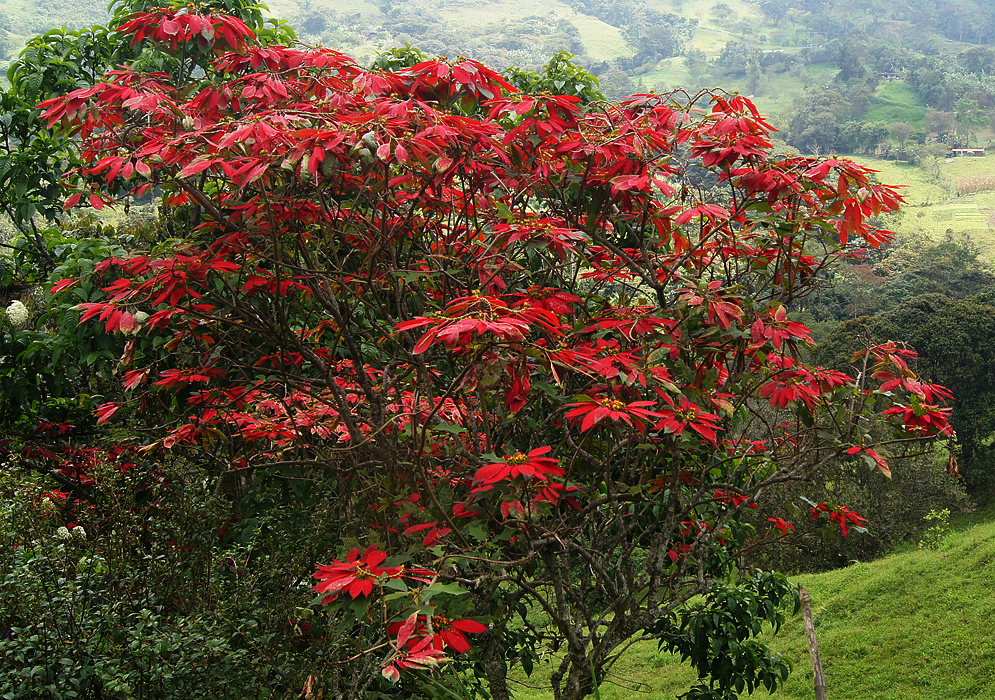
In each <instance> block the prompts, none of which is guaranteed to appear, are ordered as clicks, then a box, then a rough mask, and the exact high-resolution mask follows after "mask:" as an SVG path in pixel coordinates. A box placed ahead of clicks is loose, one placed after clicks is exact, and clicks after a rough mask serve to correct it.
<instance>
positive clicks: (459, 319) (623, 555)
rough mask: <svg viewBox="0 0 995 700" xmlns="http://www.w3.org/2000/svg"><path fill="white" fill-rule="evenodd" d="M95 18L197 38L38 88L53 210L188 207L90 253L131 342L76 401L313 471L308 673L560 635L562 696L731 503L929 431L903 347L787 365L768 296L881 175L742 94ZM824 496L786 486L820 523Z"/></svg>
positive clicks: (442, 672) (467, 653)
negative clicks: (823, 150)
mask: <svg viewBox="0 0 995 700" xmlns="http://www.w3.org/2000/svg"><path fill="white" fill-rule="evenodd" d="M122 30H123V31H124V32H127V33H129V34H130V35H131V36H132V40H133V41H134V42H136V43H142V42H145V44H146V45H150V46H157V47H160V50H162V51H167V52H172V53H177V54H182V52H183V51H185V50H187V49H190V50H191V51H192V50H193V47H194V44H196V46H197V47H198V50H201V51H207V52H212V53H214V54H215V55H216V56H217V57H216V59H215V60H214V61H213V62H212V63H210V64H209V65H206V67H205V70H204V73H203V75H201V74H200V73H199V72H196V71H190V72H184V73H181V74H180V75H179V76H177V75H176V74H173V75H169V76H164V75H159V74H155V73H141V72H138V71H137V70H134V69H131V68H127V67H121V68H118V69H116V70H114V71H112V72H111V73H108V74H107V75H106V76H105V79H104V80H103V81H101V82H99V83H97V84H95V85H93V86H91V87H87V88H83V89H80V90H75V91H73V92H70V93H68V94H67V95H65V96H63V97H59V98H56V99H51V100H47V101H45V102H44V103H43V104H42V105H41V108H42V109H43V110H44V118H45V119H46V120H47V121H48V123H49V124H51V125H52V126H53V127H54V126H55V125H59V127H60V128H61V129H63V132H64V134H65V135H66V137H67V138H74V139H78V140H79V143H80V153H81V158H82V160H83V162H84V163H85V165H84V166H83V167H81V168H80V169H78V170H76V171H75V172H74V173H72V174H71V177H74V178H76V180H75V182H76V183H77V185H76V186H77V187H78V191H77V192H76V193H75V194H74V195H72V196H71V197H69V198H68V199H67V201H66V207H67V208H72V207H100V206H104V205H106V204H109V203H110V199H111V193H113V192H114V191H116V190H115V188H117V187H119V186H122V185H124V186H127V187H128V188H130V189H131V190H132V192H133V193H134V194H143V193H146V192H149V191H151V190H152V189H154V188H158V189H160V190H161V191H162V193H163V207H164V208H165V210H166V211H167V212H170V211H172V212H181V211H182V212H186V214H184V215H183V217H182V219H181V218H180V217H177V219H176V221H180V220H183V221H187V222H189V226H188V227H187V228H186V229H185V230H182V231H181V230H180V229H181V228H182V227H180V226H177V227H176V230H177V232H178V233H182V240H179V241H177V242H176V244H175V246H173V247H172V248H171V249H168V250H167V249H163V248H161V247H160V248H159V249H157V250H153V251H149V250H137V249H136V250H132V251H129V252H128V253H126V254H122V255H114V256H111V257H108V258H106V259H105V260H102V261H101V262H100V263H98V264H97V265H96V266H95V269H94V272H93V275H92V276H90V277H88V279H89V280H93V279H96V280H100V279H104V280H106V285H105V286H104V287H103V291H104V292H105V293H106V297H104V298H103V299H99V300H92V301H86V302H82V303H80V304H78V309H79V310H80V311H81V320H82V322H83V323H100V324H101V325H102V327H103V328H104V330H105V331H106V332H109V333H125V334H137V335H138V336H139V337H142V338H146V339H149V341H150V347H151V348H153V351H150V352H148V353H145V354H144V355H142V356H141V357H138V356H135V357H128V358H125V359H124V361H123V362H122V363H121V367H120V374H121V380H122V383H121V386H122V390H123V391H124V395H123V397H122V398H120V399H115V400H110V401H107V402H105V403H103V404H102V405H101V406H99V407H98V415H99V422H100V423H107V424H111V425H113V424H115V423H117V422H126V421H128V420H130V419H131V418H132V417H134V416H136V414H138V413H139V412H141V411H142V410H143V407H148V406H158V407H161V409H162V410H164V411H165V414H164V415H166V416H167V418H166V419H164V420H163V421H162V422H161V424H160V426H159V428H158V429H157V430H156V431H155V432H154V434H151V435H149V438H148V440H147V441H146V444H145V446H144V448H143V449H144V450H145V453H146V454H149V455H154V454H158V453H163V454H165V453H167V452H172V453H173V454H183V455H186V456H187V458H188V459H190V460H191V461H192V462H196V463H197V464H199V465H201V466H202V468H203V469H205V470H206V471H207V472H208V473H213V474H214V475H216V477H217V478H219V479H220V483H222V484H229V485H234V486H235V487H236V488H233V490H232V492H233V494H236V495H237V499H235V500H241V501H245V500H246V499H249V500H250V501H251V499H252V498H253V497H254V493H255V492H256V490H257V489H258V488H260V485H261V484H274V483H280V484H283V486H284V489H285V494H286V498H287V501H286V503H287V504H289V505H288V506H287V507H293V504H294V503H297V504H298V505H299V506H300V507H307V506H305V505H304V504H306V503H309V501H306V500H300V501H295V500H294V499H295V498H296V496H297V494H298V492H300V493H304V492H307V491H309V490H312V489H319V490H320V491H321V493H322V494H323V496H324V497H323V499H321V502H322V503H325V504H327V507H328V508H330V509H332V511H333V512H334V513H335V517H336V518H337V526H336V527H335V528H334V532H333V540H334V541H335V542H336V543H338V544H337V545H336V546H335V548H334V550H330V551H328V552H327V553H325V555H324V556H323V557H322V558H321V560H320V561H316V562H314V563H315V564H317V565H318V566H317V568H316V570H314V579H315V580H316V581H317V583H316V585H315V586H314V588H315V593H316V595H317V598H316V603H322V604H325V605H326V606H330V608H329V609H334V610H336V611H337V612H336V614H337V615H339V614H344V615H346V618H347V619H349V620H351V622H350V623H349V625H350V627H349V635H350V638H351V646H350V648H349V649H348V651H346V650H343V652H342V653H341V655H340V656H338V657H336V658H334V659H329V661H328V663H329V664H330V665H331V666H341V665H349V664H352V665H353V667H355V665H356V664H358V663H359V662H360V660H365V661H366V662H367V663H373V664H374V665H375V666H376V667H377V668H378V669H379V671H380V673H381V675H382V676H383V678H384V679H386V680H387V681H390V682H397V683H399V684H400V685H399V686H398V687H403V688H407V687H411V684H414V685H415V686H417V687H422V688H423V689H425V690H424V692H429V690H428V688H439V687H442V688H456V687H459V686H460V685H461V684H462V681H460V680H459V679H460V678H464V677H469V676H467V675H466V674H467V673H472V674H476V675H477V676H479V677H480V678H483V679H485V680H486V686H487V690H488V692H489V693H490V694H491V696H492V697H494V698H507V697H509V690H508V687H507V678H506V673H507V668H508V663H509V662H521V663H523V665H524V664H525V663H527V662H528V661H531V660H533V656H532V654H533V653H535V652H536V651H542V650H544V649H555V650H556V652H555V653H554V654H553V655H552V659H553V661H552V663H553V666H554V668H553V672H552V686H553V695H554V697H556V698H561V699H567V698H580V697H583V696H585V695H587V694H590V693H591V692H593V691H594V690H595V689H596V688H597V686H598V684H599V683H600V682H601V681H602V680H603V679H604V678H605V675H606V674H607V672H608V670H609V669H610V668H611V666H612V664H613V663H614V662H615V661H616V660H617V658H618V654H619V652H620V650H621V649H624V648H625V645H626V644H627V642H628V641H629V640H631V639H632V638H633V637H634V636H638V635H648V636H651V637H656V638H659V639H661V640H664V639H665V638H666V637H667V635H670V634H677V633H678V632H676V631H674V629H673V628H671V627H670V626H668V625H666V624H662V623H660V621H661V620H666V619H671V618H672V616H673V614H675V613H676V611H678V610H681V609H683V608H684V606H685V604H686V603H687V601H689V600H690V599H692V598H693V597H695V596H698V595H700V594H707V593H709V592H710V591H719V590H720V589H719V588H718V586H720V585H722V582H723V581H724V580H725V579H727V578H728V577H729V576H730V574H731V572H732V571H734V570H735V568H736V566H737V564H738V563H740V562H741V559H742V555H743V553H744V552H745V551H748V550H749V549H750V548H751V547H754V548H755V547H756V546H762V544H763V543H764V542H765V541H767V539H766V538H769V537H770V536H771V535H772V534H773V535H776V534H777V533H778V532H780V531H781V528H782V527H786V526H787V525H788V523H786V522H783V523H782V522H776V520H777V519H773V520H774V521H771V522H766V521H764V522H761V523H760V524H759V525H757V524H750V523H748V522H747V520H746V518H744V517H743V513H744V511H748V510H750V509H751V508H750V507H751V506H752V505H754V504H755V503H756V502H757V501H758V500H760V499H763V498H766V497H768V495H770V497H775V498H776V494H777V493H778V490H779V488H780V487H781V486H782V485H784V484H786V483H796V482H803V481H805V480H806V479H809V478H811V477H813V476H814V475H817V474H818V473H819V471H820V470H821V469H822V468H823V467H825V466H826V465H828V464H830V463H832V462H833V461H834V460H837V459H838V458H839V457H840V456H841V455H844V454H846V455H849V456H850V457H852V458H853V459H861V460H864V461H866V462H867V464H868V465H869V466H868V467H867V468H870V469H876V470H879V471H882V472H886V473H887V472H888V471H889V467H888V463H887V455H896V456H897V455H901V454H903V452H904V451H905V450H908V449H919V448H920V446H921V443H922V442H923V441H928V440H930V439H932V438H934V437H935V436H937V435H946V434H949V432H950V428H949V425H948V423H947V410H946V409H945V408H943V403H944V402H945V401H946V400H947V399H949V393H948V392H946V391H945V390H944V389H943V388H942V387H937V386H934V385H931V384H929V383H927V382H924V381H922V380H921V379H920V378H919V377H917V376H916V374H915V373H914V371H913V370H912V369H910V365H909V364H908V359H909V357H908V354H907V353H906V352H905V351H904V350H903V349H901V348H896V347H895V346H894V345H888V344H885V345H877V346H872V347H869V348H868V349H867V351H866V353H865V357H866V362H865V369H866V371H863V372H861V373H859V374H858V375H854V376H851V375H847V374H844V373H842V372H838V371H830V370H826V369H822V368H819V367H814V366H810V365H808V364H806V363H805V362H804V361H803V359H802V352H801V351H802V350H803V349H804V348H806V347H807V346H808V345H809V344H810V343H811V339H810V332H809V330H808V329H807V328H806V327H805V326H803V325H802V324H800V323H798V322H796V321H794V320H792V318H791V317H790V316H789V315H788V313H787V307H788V304H790V303H791V302H793V301H794V300H796V299H799V298H801V297H803V296H804V295H805V294H807V293H808V292H809V291H811V289H812V288H813V285H814V284H815V282H816V278H817V276H818V274H819V273H820V272H821V271H822V270H824V269H826V267H827V266H828V265H830V264H832V263H833V261H835V260H837V259H839V258H840V257H843V256H846V255H848V253H846V252H845V251H847V250H850V249H852V246H851V247H847V246H848V242H854V241H856V242H859V243H861V244H863V245H869V246H879V245H881V244H882V243H884V242H886V241H887V240H888V239H889V234H888V233H887V232H885V231H881V230H879V229H877V228H876V227H875V225H874V221H875V218H876V217H877V216H878V215H881V214H885V213H888V212H891V211H894V210H895V209H896V208H897V207H898V206H899V204H900V202H901V199H900V197H899V195H898V194H897V193H896V191H895V190H893V189H892V188H890V187H887V186H885V185H882V184H880V183H878V182H877V181H876V180H875V179H874V177H873V174H872V173H871V172H870V171H868V170H867V169H866V168H863V167H861V166H859V165H857V164H855V163H852V162H849V161H846V160H840V159H835V158H818V159H817V158H806V157H800V156H794V155H789V156H784V157H782V156H777V155H775V154H774V153H773V152H772V148H771V144H770V141H769V133H770V127H769V126H768V125H767V123H766V122H765V121H764V120H763V118H762V117H761V116H760V115H759V114H758V113H757V111H756V108H755V107H754V106H753V104H752V103H750V102H749V101H748V100H747V99H745V98H743V97H740V96H736V95H724V94H719V93H702V94H698V95H663V96H661V95H642V96H637V97H634V98H631V99H629V100H626V101H624V102H621V103H618V104H605V103H597V102H594V103H591V104H588V105H583V104H582V103H581V101H580V99H579V98H577V97H574V96H570V95H556V94H536V95H529V94H521V93H519V92H517V91H516V90H515V88H514V87H513V86H512V85H511V84H510V83H509V82H508V81H506V80H505V79H504V78H503V77H502V76H501V75H499V74H498V73H496V72H494V71H492V70H490V69H488V68H487V67H486V66H484V65H481V64H480V63H477V62H474V61H471V60H467V59H462V58H460V59H457V60H455V61H447V60H443V59H429V60H422V61H420V62H418V63H415V64H414V65H411V66H398V67H395V68H394V70H393V72H391V71H376V70H364V69H363V68H361V67H360V66H358V65H357V64H356V63H355V62H353V61H352V60H351V59H350V58H348V57H347V56H344V55H343V54H341V53H338V52H336V51H333V50H330V49H324V48H307V47H280V46H272V45H271V46H260V45H259V43H258V42H256V41H255V39H254V36H253V34H252V32H251V31H250V30H249V29H248V28H247V27H245V26H244V25H242V24H241V23H240V21H239V20H238V19H237V18H233V17H226V16H223V15H222V14H219V13H218V12H216V11H210V12H209V11H206V10H205V11H204V12H203V13H202V14H198V10H197V8H194V7H190V8H184V9H182V10H179V11H172V10H162V9H153V10H150V11H148V12H141V13H136V14H135V15H133V16H131V17H129V18H128V20H127V22H126V24H125V25H124V27H123V28H122ZM212 37H213V40H212ZM701 183H711V184H710V185H709V188H708V189H707V190H706V189H704V188H703V186H701ZM713 185H714V186H713ZM81 283H82V282H81V280H80V279H78V278H74V277H70V278H67V279H65V280H62V281H60V282H58V283H57V284H56V285H55V286H54V288H53V293H55V294H67V293H69V292H70V290H71V289H73V287H74V286H75V285H77V284H81ZM865 458H866V459H865ZM311 503H313V502H311ZM847 506H848V504H846V503H833V502H828V501H818V502H815V501H813V506H812V508H813V509H814V515H815V516H816V518H817V519H821V520H823V521H825V522H827V523H830V524H833V525H834V526H835V527H838V528H839V529H840V530H841V531H843V533H844V534H845V533H846V531H847V528H848V527H849V526H852V525H854V524H856V523H859V522H860V520H859V518H860V516H859V514H857V513H855V512H854V511H853V510H852V508H848V507H847ZM539 616H541V617H539ZM539 619H542V620H543V624H539V623H538V622H537V620H539ZM734 648H736V645H733V646H732V647H730V649H734ZM523 650H524V651H523ZM755 651H756V650H755V649H754V652H755ZM723 653H724V652H723ZM751 653H753V652H751ZM702 668H707V664H704V665H703V666H702ZM764 669H766V667H764ZM526 670H528V669H526ZM761 670H762V671H763V679H761V680H757V682H758V683H764V684H766V682H767V680H770V681H771V683H772V684H773V686H776V685H777V684H778V682H779V680H778V679H779V678H781V676H780V675H779V673H774V671H773V670H770V669H768V670H770V673H768V670H763V669H761ZM758 673H759V671H758ZM706 680H707V679H706ZM316 682H318V683H320V680H319V681H316ZM729 682H730V683H731V686H730V687H736V686H737V681H736V679H729ZM745 682H746V681H744V683H745ZM750 687H753V681H752V680H751V681H750ZM311 692H314V693H317V692H318V691H317V690H315V689H314V686H312V691H311ZM404 692H407V691H404ZM432 692H435V691H432ZM439 692H442V691H439Z"/></svg>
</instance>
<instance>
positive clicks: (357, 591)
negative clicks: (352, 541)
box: [314, 545, 404, 603]
mask: <svg viewBox="0 0 995 700" xmlns="http://www.w3.org/2000/svg"><path fill="white" fill-rule="evenodd" d="M386 558H387V553H386V552H382V551H380V550H378V549H377V548H376V545H370V546H369V547H367V548H366V551H364V552H363V553H362V555H360V553H359V548H358V547H354V548H353V549H352V551H350V552H349V554H348V556H346V560H345V561H339V560H338V559H335V560H334V561H333V562H332V563H331V564H328V565H326V566H319V567H318V570H317V571H316V572H314V577H315V578H316V579H318V581H319V583H317V584H315V586H314V590H315V591H317V592H318V593H325V594H327V595H326V596H325V598H324V600H322V602H323V603H330V602H332V601H333V600H335V597H336V596H337V595H338V594H339V593H341V592H343V591H344V592H346V593H348V594H349V595H350V596H351V597H352V598H358V597H359V596H368V595H370V593H372V592H373V586H374V584H375V583H377V582H378V581H380V580H382V579H389V578H397V577H398V576H400V575H401V572H402V571H404V567H401V566H381V564H382V563H383V561H384V560H385V559H386Z"/></svg>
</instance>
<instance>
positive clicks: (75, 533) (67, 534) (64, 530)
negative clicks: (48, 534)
mask: <svg viewBox="0 0 995 700" xmlns="http://www.w3.org/2000/svg"><path fill="white" fill-rule="evenodd" d="M55 536H56V537H58V538H59V539H60V540H69V539H73V538H75V539H77V540H85V539H86V530H84V529H83V528H82V527H80V526H79V525H77V526H76V527H74V528H73V529H72V530H70V529H69V528H68V527H65V526H63V527H60V528H59V529H58V530H56V531H55Z"/></svg>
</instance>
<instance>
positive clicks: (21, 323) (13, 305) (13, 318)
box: [6, 299, 31, 330]
mask: <svg viewBox="0 0 995 700" xmlns="http://www.w3.org/2000/svg"><path fill="white" fill-rule="evenodd" d="M6 313H7V318H8V319H10V322H11V324H12V325H13V326H14V328H17V329H22V330H23V329H24V328H27V327H28V326H29V325H30V324H31V312H30V311H28V307H27V306H25V305H24V303H23V302H22V301H20V300H19V299H15V300H14V301H12V302H10V306H8V307H7V311H6Z"/></svg>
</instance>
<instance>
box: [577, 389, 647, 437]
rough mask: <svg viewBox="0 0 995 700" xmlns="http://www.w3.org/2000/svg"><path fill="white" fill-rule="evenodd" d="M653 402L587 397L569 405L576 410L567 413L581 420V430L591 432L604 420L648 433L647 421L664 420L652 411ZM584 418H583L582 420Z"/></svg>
mask: <svg viewBox="0 0 995 700" xmlns="http://www.w3.org/2000/svg"><path fill="white" fill-rule="evenodd" d="M655 405H656V404H655V402H653V401H633V402H631V403H626V402H624V401H619V400H618V399H613V398H611V397H610V396H609V397H603V398H600V399H596V398H594V397H585V398H584V399H583V400H581V401H576V402H574V403H568V404H567V406H573V407H574V409H573V410H572V411H570V412H569V413H567V418H569V419H573V420H577V419H580V429H581V430H584V431H586V430H590V429H591V428H593V427H594V426H595V425H597V424H598V423H600V422H601V421H602V420H604V419H606V418H607V419H608V420H611V421H615V422H619V421H621V422H623V423H628V424H629V425H630V426H632V427H633V428H636V429H637V430H639V431H640V432H645V431H646V421H647V420H648V419H653V418H662V417H663V414H661V413H657V412H655V411H650V410H649V409H648V407H649V406H655ZM582 416H583V418H581V417H582Z"/></svg>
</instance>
